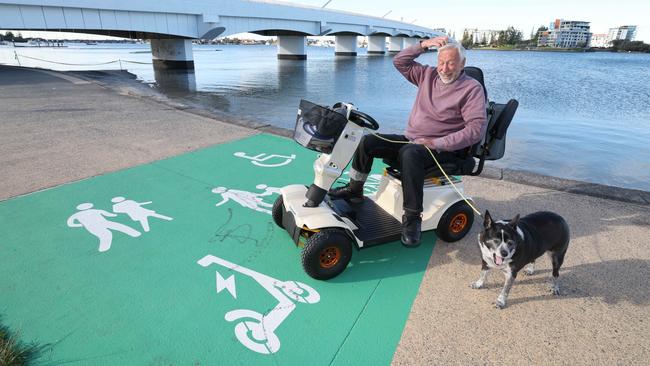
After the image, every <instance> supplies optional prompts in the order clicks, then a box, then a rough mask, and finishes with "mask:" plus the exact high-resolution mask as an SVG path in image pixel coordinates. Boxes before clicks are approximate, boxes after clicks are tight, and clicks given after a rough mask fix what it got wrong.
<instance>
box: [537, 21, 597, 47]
mask: <svg viewBox="0 0 650 366" xmlns="http://www.w3.org/2000/svg"><path fill="white" fill-rule="evenodd" d="M589 28H590V26H589V22H584V21H581V20H564V19H555V21H554V22H553V23H551V24H550V26H549V29H548V30H547V31H540V32H539V38H538V41H537V46H538V47H556V48H578V47H587V46H588V45H589V42H590V41H591V32H589Z"/></svg>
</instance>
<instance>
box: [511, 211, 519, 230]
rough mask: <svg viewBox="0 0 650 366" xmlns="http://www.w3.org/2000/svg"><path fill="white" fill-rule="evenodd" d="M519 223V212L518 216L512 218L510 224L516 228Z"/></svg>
mask: <svg viewBox="0 0 650 366" xmlns="http://www.w3.org/2000/svg"><path fill="white" fill-rule="evenodd" d="M517 224H519V214H517V216H515V218H514V219H512V220H510V226H512V227H513V228H515V229H516V228H517Z"/></svg>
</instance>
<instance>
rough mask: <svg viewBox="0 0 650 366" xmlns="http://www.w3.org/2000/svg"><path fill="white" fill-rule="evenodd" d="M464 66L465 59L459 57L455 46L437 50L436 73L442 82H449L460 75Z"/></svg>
mask: <svg viewBox="0 0 650 366" xmlns="http://www.w3.org/2000/svg"><path fill="white" fill-rule="evenodd" d="M463 67H465V60H462V61H461V59H460V54H459V53H458V50H457V49H455V48H447V49H444V50H442V51H439V52H438V67H437V69H438V75H440V80H442V82H443V83H445V84H449V83H451V82H453V81H455V80H456V79H458V76H460V73H461V71H463Z"/></svg>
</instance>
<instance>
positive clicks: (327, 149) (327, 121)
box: [293, 99, 348, 154]
mask: <svg viewBox="0 0 650 366" xmlns="http://www.w3.org/2000/svg"><path fill="white" fill-rule="evenodd" d="M347 122H348V120H347V118H346V115H345V108H330V107H324V106H321V105H318V104H314V103H312V102H309V101H306V100H304V99H303V100H301V101H300V107H299V109H298V116H297V117H296V127H295V129H294V132H293V139H294V140H296V142H297V143H299V144H300V145H302V146H304V147H306V148H308V149H310V150H314V151H318V152H321V153H325V154H329V153H331V152H332V149H333V148H334V145H335V144H336V141H337V140H338V138H339V136H340V135H341V132H342V131H343V129H344V128H345V125H346V123H347Z"/></svg>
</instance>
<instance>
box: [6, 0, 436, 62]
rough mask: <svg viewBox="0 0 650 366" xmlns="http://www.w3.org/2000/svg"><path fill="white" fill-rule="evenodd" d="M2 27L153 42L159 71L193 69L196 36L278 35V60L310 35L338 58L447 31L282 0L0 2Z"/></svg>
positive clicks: (297, 51)
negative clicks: (361, 45)
mask: <svg viewBox="0 0 650 366" xmlns="http://www.w3.org/2000/svg"><path fill="white" fill-rule="evenodd" d="M0 29H15V30H33V31H59V32H79V33H88V34H98V35H106V36H115V37H123V38H137V39H148V40H150V43H151V52H152V57H153V63H154V67H158V68H180V69H192V68H194V61H193V60H194V58H193V55H192V40H193V39H213V38H215V37H218V36H228V35H232V34H237V33H243V32H249V33H255V34H259V35H263V36H276V37H277V39H278V43H277V50H278V51H277V56H278V58H279V59H297V60H304V59H306V58H307V55H306V52H305V48H306V37H307V36H325V35H328V36H334V37H335V54H336V55H344V56H356V54H357V37H358V36H367V37H368V54H371V55H373V54H378V55H382V54H384V53H385V52H386V39H387V37H389V39H390V42H389V46H388V52H397V51H400V50H401V49H402V48H404V47H408V46H410V45H412V44H414V43H416V42H417V41H418V39H422V38H431V37H435V36H438V35H441V34H442V33H439V32H436V31H434V30H432V29H428V28H424V27H420V26H416V25H414V24H408V23H402V22H397V21H392V20H389V19H384V18H379V17H372V16H366V15H361V14H355V13H349V12H343V11H336V10H327V9H322V8H317V7H309V6H299V5H295V4H290V3H285V2H279V1H260V0H258V1H243V0H196V1H183V0H165V1H160V0H158V1H154V0H130V1H122V0H102V1H84V0H22V1H0Z"/></svg>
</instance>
